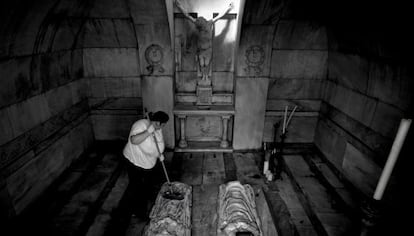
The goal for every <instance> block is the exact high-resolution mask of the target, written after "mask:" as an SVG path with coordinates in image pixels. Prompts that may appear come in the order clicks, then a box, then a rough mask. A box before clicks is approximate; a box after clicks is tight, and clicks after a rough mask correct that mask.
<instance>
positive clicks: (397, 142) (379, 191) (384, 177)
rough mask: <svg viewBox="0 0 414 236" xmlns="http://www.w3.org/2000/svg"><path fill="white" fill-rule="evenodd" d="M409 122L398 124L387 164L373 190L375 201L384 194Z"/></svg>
mask: <svg viewBox="0 0 414 236" xmlns="http://www.w3.org/2000/svg"><path fill="white" fill-rule="evenodd" d="M411 121H412V120H411V119H402V120H401V122H400V127H399V128H398V132H397V135H396V137H395V139H394V143H393V144H392V148H391V151H390V154H389V156H388V159H387V162H386V163H385V167H384V169H383V171H382V173H381V177H380V179H379V181H378V185H377V188H376V189H375V193H374V199H375V200H381V198H382V195H383V194H384V190H385V187H386V186H387V183H388V180H389V178H390V176H391V173H392V170H393V168H394V165H395V162H396V161H397V158H398V155H399V153H400V150H401V147H402V145H403V144H404V139H405V137H406V136H407V132H408V129H409V128H410V125H411Z"/></svg>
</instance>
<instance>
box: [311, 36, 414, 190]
mask: <svg viewBox="0 0 414 236" xmlns="http://www.w3.org/2000/svg"><path fill="white" fill-rule="evenodd" d="M329 40H330V43H329V44H330V49H329V55H328V57H329V59H328V71H329V73H328V77H327V80H326V81H325V82H324V83H323V86H324V95H323V102H322V104H321V112H320V119H319V122H318V125H317V128H316V134H315V144H316V145H317V146H318V148H319V149H320V150H321V151H322V152H323V154H324V155H325V156H326V157H327V158H328V159H329V161H331V162H332V163H333V165H334V166H335V167H336V168H337V169H338V170H339V171H340V172H341V173H343V174H344V176H346V177H347V178H348V179H349V180H351V182H353V183H354V184H355V185H356V186H357V187H358V189H360V190H361V191H362V192H363V193H364V194H367V195H372V194H373V191H374V190H375V187H376V184H377V182H378V179H379V176H380V174H381V170H382V167H383V166H384V163H385V161H386V158H387V156H388V154H389V151H390V148H391V145H392V142H393V140H394V137H395V135H396V132H397V129H398V126H399V123H400V120H401V119H402V118H404V117H405V118H407V116H406V115H407V114H408V113H409V111H410V109H412V105H413V104H412V101H413V95H412V92H411V91H412V89H413V88H414V82H413V80H412V74H410V73H412V72H409V69H410V68H409V67H408V65H407V64H406V61H405V60H403V58H398V57H395V53H396V52H395V51H387V50H386V48H385V47H384V44H381V42H379V38H373V37H368V36H367V35H365V34H363V33H355V32H353V33H350V34H348V35H347V36H346V33H345V32H341V34H340V35H339V34H338V33H337V32H335V31H333V30H332V31H331V32H330V37H329ZM410 107H411V108H410ZM392 184H393V181H391V184H390V185H392ZM389 188H392V186H390V187H389Z"/></svg>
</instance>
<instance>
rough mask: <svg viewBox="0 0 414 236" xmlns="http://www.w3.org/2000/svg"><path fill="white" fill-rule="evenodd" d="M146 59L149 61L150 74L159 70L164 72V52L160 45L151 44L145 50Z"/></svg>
mask: <svg viewBox="0 0 414 236" xmlns="http://www.w3.org/2000/svg"><path fill="white" fill-rule="evenodd" d="M145 60H146V61H147V63H148V66H147V70H148V72H149V73H150V74H152V73H154V71H155V70H157V71H158V72H160V73H163V72H164V68H163V67H162V62H163V60H164V53H163V50H162V48H161V46H160V45H158V44H151V45H150V46H148V47H147V49H146V50H145Z"/></svg>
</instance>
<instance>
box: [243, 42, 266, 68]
mask: <svg viewBox="0 0 414 236" xmlns="http://www.w3.org/2000/svg"><path fill="white" fill-rule="evenodd" d="M245 56H246V63H247V65H248V66H252V67H256V66H261V65H262V64H263V62H264V50H263V47H261V46H259V45H253V46H250V47H249V48H247V50H246V55H245Z"/></svg>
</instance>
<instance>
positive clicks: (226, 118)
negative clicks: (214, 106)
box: [220, 115, 230, 148]
mask: <svg viewBox="0 0 414 236" xmlns="http://www.w3.org/2000/svg"><path fill="white" fill-rule="evenodd" d="M229 119H230V116H229V115H223V116H221V122H222V123H223V134H222V136H221V143H220V147H222V148H226V147H228V146H229V141H227V125H228V123H229Z"/></svg>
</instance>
